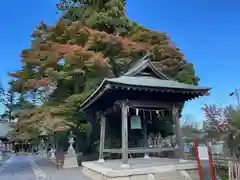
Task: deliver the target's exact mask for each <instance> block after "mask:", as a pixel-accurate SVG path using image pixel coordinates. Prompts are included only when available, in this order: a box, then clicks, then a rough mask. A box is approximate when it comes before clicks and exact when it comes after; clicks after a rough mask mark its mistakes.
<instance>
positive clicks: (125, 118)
mask: <svg viewBox="0 0 240 180" xmlns="http://www.w3.org/2000/svg"><path fill="white" fill-rule="evenodd" d="M122 164H123V166H125V165H127V164H128V107H127V103H126V101H122Z"/></svg>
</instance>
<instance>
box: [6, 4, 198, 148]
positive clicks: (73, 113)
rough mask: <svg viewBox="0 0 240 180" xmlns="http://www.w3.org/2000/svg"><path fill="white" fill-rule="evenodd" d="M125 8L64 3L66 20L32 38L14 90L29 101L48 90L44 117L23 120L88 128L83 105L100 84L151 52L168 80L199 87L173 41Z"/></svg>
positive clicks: (43, 26) (32, 115) (61, 7)
mask: <svg viewBox="0 0 240 180" xmlns="http://www.w3.org/2000/svg"><path fill="white" fill-rule="evenodd" d="M125 4H126V2H125V1H124V0H104V1H90V0H89V1H84V0H81V1H80V0H79V1H74V0H62V1H60V3H59V5H57V8H58V10H60V13H62V17H61V18H60V19H59V21H58V22H57V23H56V24H55V25H54V26H50V25H47V24H46V23H44V22H40V24H39V25H38V27H37V28H36V29H35V30H34V31H33V33H32V35H31V37H32V42H31V47H30V48H29V49H24V50H23V51H22V53H21V58H22V68H21V69H20V70H19V71H17V72H14V73H9V75H10V76H11V77H12V78H13V79H14V83H13V85H12V87H13V89H14V92H16V93H20V94H24V96H28V97H31V98H26V99H32V100H31V101H33V102H36V100H34V99H37V98H36V96H38V93H37V92H41V90H43V89H47V90H48V92H49V93H48V96H47V99H46V100H45V101H44V102H43V103H42V105H41V106H40V107H36V112H37V111H38V110H40V111H41V112H42V113H40V114H41V115H39V113H32V110H31V111H26V114H28V115H27V116H25V117H26V118H22V122H23V121H26V122H27V121H28V120H29V119H31V122H32V123H40V122H41V123H42V119H43V118H42V116H47V115H48V114H49V112H51V118H45V123H42V124H44V125H45V126H47V124H48V123H46V122H51V121H53V120H54V119H55V118H54V117H61V118H60V119H61V120H62V123H66V122H67V123H70V124H75V126H71V128H73V127H78V128H77V129H79V131H80V129H85V130H87V129H88V128H86V121H84V118H83V116H81V113H78V112H79V104H81V103H82V102H83V101H84V100H85V99H86V97H87V96H89V95H90V94H91V93H92V92H93V91H94V90H95V88H96V87H97V86H98V85H99V83H100V82H101V80H103V79H104V78H106V77H116V76H120V75H122V74H123V73H124V72H125V71H126V70H127V69H128V68H129V67H130V66H132V64H134V63H135V62H136V61H137V60H139V59H140V58H141V57H142V56H143V55H145V54H146V53H147V52H150V53H151V54H152V62H153V64H154V65H155V66H156V67H157V68H158V69H159V70H161V71H162V72H163V73H165V74H166V75H167V76H169V77H170V78H172V79H175V80H177V81H180V82H185V83H188V84H198V81H199V78H198V76H196V75H195V71H194V67H193V64H191V63H189V62H188V61H187V60H185V58H184V56H183V54H182V53H181V52H180V50H179V49H178V48H177V47H175V46H174V45H173V43H172V42H171V40H170V37H169V36H167V34H166V33H162V32H156V31H151V30H149V29H147V28H145V27H143V26H140V25H138V24H137V23H136V22H134V21H132V20H130V19H129V18H128V17H127V16H126V13H125V11H126V10H125ZM38 97H39V96H38ZM39 104H40V103H39ZM39 104H38V106H39ZM44 114H45V115H44ZM46 119H48V120H46ZM79 122H80V123H79ZM51 123H52V122H51ZM58 123H59V122H58ZM91 123H92V124H91V127H92V129H97V128H96V127H94V126H98V124H97V123H93V122H91ZM22 124H24V123H22ZM93 124H94V125H93ZM88 125H89V124H88ZM79 127H81V128H79ZM82 127H84V128H82ZM169 129H172V128H169ZM80 139H81V138H80ZM92 139H94V138H92ZM85 144H87V143H85ZM90 144H91V143H90ZM82 149H83V148H82Z"/></svg>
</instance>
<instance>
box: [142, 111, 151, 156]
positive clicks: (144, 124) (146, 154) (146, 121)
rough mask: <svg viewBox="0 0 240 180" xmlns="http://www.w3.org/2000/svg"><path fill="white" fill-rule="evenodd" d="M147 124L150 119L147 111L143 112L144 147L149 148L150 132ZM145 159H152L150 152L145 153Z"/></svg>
mask: <svg viewBox="0 0 240 180" xmlns="http://www.w3.org/2000/svg"><path fill="white" fill-rule="evenodd" d="M147 125H148V120H147V118H146V116H145V112H143V133H144V134H143V141H144V147H145V148H148V134H147V133H148V132H147ZM144 158H145V159H150V157H149V154H148V153H145V154H144Z"/></svg>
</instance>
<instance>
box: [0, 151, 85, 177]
mask: <svg viewBox="0 0 240 180" xmlns="http://www.w3.org/2000/svg"><path fill="white" fill-rule="evenodd" d="M66 178H68V179H69V180H89V179H88V178H87V177H85V176H84V175H83V174H82V173H81V171H80V168H71V169H61V170H57V169H56V166H55V165H53V164H52V163H51V162H49V161H48V160H46V159H44V158H42V157H37V156H26V155H18V156H13V157H11V158H10V159H8V160H7V162H6V163H5V165H4V167H3V168H0V180H66Z"/></svg>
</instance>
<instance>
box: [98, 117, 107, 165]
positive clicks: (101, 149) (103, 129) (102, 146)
mask: <svg viewBox="0 0 240 180" xmlns="http://www.w3.org/2000/svg"><path fill="white" fill-rule="evenodd" d="M105 126H106V118H105V117H104V116H101V130H100V145H99V162H104V157H103V150H104V142H105V129H106V128H105Z"/></svg>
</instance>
